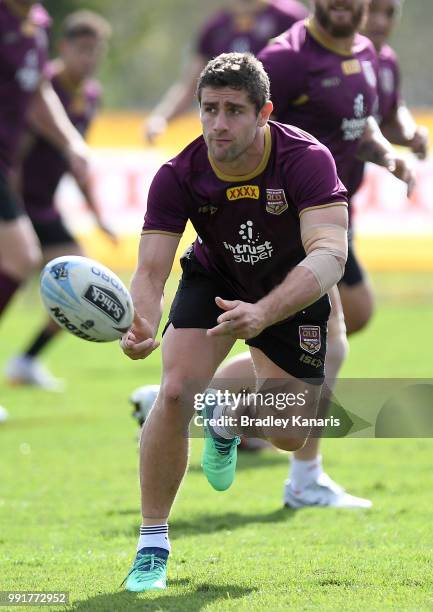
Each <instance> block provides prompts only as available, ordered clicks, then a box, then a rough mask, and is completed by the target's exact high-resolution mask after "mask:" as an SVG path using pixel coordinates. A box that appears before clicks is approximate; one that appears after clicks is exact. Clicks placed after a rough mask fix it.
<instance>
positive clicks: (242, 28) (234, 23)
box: [196, 0, 307, 60]
mask: <svg viewBox="0 0 433 612" xmlns="http://www.w3.org/2000/svg"><path fill="white" fill-rule="evenodd" d="M306 15H307V10H306V9H305V7H304V6H303V5H302V4H300V3H299V2H296V1H295V0H285V1H281V0H280V2H269V3H266V4H264V6H263V8H262V9H261V10H259V11H258V12H257V13H256V14H255V15H254V16H252V17H239V18H237V17H236V16H235V15H234V14H233V13H232V12H230V11H221V12H220V13H217V14H216V15H215V16H214V17H212V18H211V19H210V20H209V21H208V23H206V24H205V26H204V27H203V29H202V31H201V32H200V34H199V37H198V41H197V47H196V51H197V53H199V54H200V55H202V56H203V57H205V58H206V59H207V60H209V59H211V58H213V57H216V56H217V55H220V53H230V52H232V51H237V52H239V53H246V52H250V53H254V54H257V53H258V52H259V51H260V50H261V49H263V47H264V46H265V45H266V44H267V42H268V41H269V39H270V38H273V37H274V36H277V35H278V34H281V32H284V31H285V30H287V29H288V28H290V27H291V26H292V25H293V24H294V23H295V21H299V20H300V19H304V17H306Z"/></svg>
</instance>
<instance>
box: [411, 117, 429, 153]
mask: <svg viewBox="0 0 433 612" xmlns="http://www.w3.org/2000/svg"><path fill="white" fill-rule="evenodd" d="M428 146H429V131H428V128H426V127H424V126H423V125H419V126H418V127H417V129H416V132H415V134H414V137H413V138H412V141H411V143H410V149H411V151H412V153H414V154H415V155H416V156H417V157H418V159H425V158H426V157H427V154H428Z"/></svg>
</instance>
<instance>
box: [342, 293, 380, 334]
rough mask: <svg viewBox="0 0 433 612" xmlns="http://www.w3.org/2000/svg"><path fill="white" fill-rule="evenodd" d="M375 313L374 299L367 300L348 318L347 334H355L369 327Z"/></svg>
mask: <svg viewBox="0 0 433 612" xmlns="http://www.w3.org/2000/svg"><path fill="white" fill-rule="evenodd" d="M373 313H374V302H373V299H372V298H371V299H369V300H368V301H367V300H366V301H365V302H364V303H363V304H362V305H361V307H359V308H356V309H355V310H354V311H353V312H351V313H350V315H349V316H347V319H346V327H347V334H348V335H349V334H354V333H356V332H359V331H361V330H362V329H364V328H365V327H367V325H368V323H369V322H370V320H371V318H372V316H373Z"/></svg>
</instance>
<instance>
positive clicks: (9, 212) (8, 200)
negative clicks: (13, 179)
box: [0, 174, 25, 221]
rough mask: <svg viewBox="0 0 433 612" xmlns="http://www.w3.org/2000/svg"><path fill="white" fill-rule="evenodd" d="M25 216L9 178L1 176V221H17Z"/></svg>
mask: <svg viewBox="0 0 433 612" xmlns="http://www.w3.org/2000/svg"><path fill="white" fill-rule="evenodd" d="M24 214H25V212H24V209H23V207H22V206H21V203H20V201H19V199H18V198H17V197H16V195H15V194H14V193H13V191H12V189H11V188H10V187H9V183H8V180H7V178H6V177H5V176H3V175H1V174H0V221H15V219H18V217H22V216H23V215H24Z"/></svg>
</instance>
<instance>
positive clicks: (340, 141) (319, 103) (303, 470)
mask: <svg viewBox="0 0 433 612" xmlns="http://www.w3.org/2000/svg"><path fill="white" fill-rule="evenodd" d="M368 4H369V3H368V1H367V0H316V2H315V3H314V15H313V16H312V18H311V19H310V20H308V21H307V22H306V23H303V22H300V23H297V24H295V25H294V26H293V27H292V29H291V30H289V31H288V32H287V33H284V34H283V35H282V36H280V37H279V38H278V39H276V40H275V41H274V42H273V43H272V44H271V45H269V46H268V47H267V48H266V49H264V50H263V52H262V53H261V54H260V55H259V57H260V58H261V59H262V60H263V63H264V65H265V68H266V70H267V72H268V73H269V75H270V79H271V93H272V100H273V103H274V116H275V117H276V119H278V120H280V121H283V122H285V123H289V124H292V125H296V126H299V127H301V128H303V129H305V130H307V131H309V132H311V133H312V134H314V135H315V136H316V137H317V138H318V139H319V140H320V141H321V142H323V143H324V144H325V145H326V146H327V147H328V148H329V149H330V151H331V153H332V154H333V156H334V158H335V160H336V164H337V170H338V174H339V176H340V178H341V179H342V180H343V182H344V183H345V185H346V187H347V188H348V190H349V195H350V196H352V195H353V194H354V193H355V192H356V190H357V189H358V188H359V186H360V184H361V182H362V178H363V172H364V162H363V161H362V160H360V159H358V157H357V156H358V153H359V151H360V149H361V150H362V151H363V154H364V156H366V157H367V159H371V160H372V161H375V162H376V163H380V164H382V165H385V166H386V167H388V169H389V170H390V171H392V172H393V173H394V174H395V175H396V176H398V177H399V178H403V179H404V180H406V181H408V182H410V181H411V180H412V175H411V173H410V171H409V169H408V168H407V166H406V164H405V162H404V160H403V159H401V158H400V157H399V156H397V155H396V153H395V151H394V150H393V149H392V148H391V147H390V146H389V144H388V143H387V142H386V141H385V140H384V139H383V138H382V136H381V134H380V132H379V131H378V130H377V128H376V126H375V123H374V121H373V120H372V117H371V115H372V113H373V112H377V108H376V107H375V101H376V99H377V79H376V71H377V57H376V53H375V50H374V48H373V46H372V44H371V42H370V41H369V40H367V39H366V38H365V37H363V36H361V35H359V34H357V30H358V28H359V27H361V25H362V23H363V19H365V16H366V11H367V8H368ZM349 210H350V209H349ZM340 290H341V293H342V294H343V295H344V296H345V297H347V296H351V297H352V299H351V301H350V306H351V310H350V314H349V315H348V318H349V321H350V325H351V327H349V331H354V330H355V329H354V318H355V316H356V317H357V320H358V322H359V321H360V319H359V316H360V315H359V313H361V315H362V316H365V317H366V316H367V315H368V312H367V311H368V305H369V304H370V297H369V296H370V295H371V293H370V290H369V285H368V281H367V279H366V277H365V274H364V273H363V271H362V269H361V266H360V265H359V263H358V261H357V259H356V257H355V255H354V252H353V247H352V246H351V245H349V255H348V261H347V264H346V269H345V274H344V276H343V281H342V282H341V283H340ZM330 297H331V302H332V312H331V317H330V320H329V324H328V352H327V361H326V376H327V383H326V385H325V386H324V390H323V393H322V399H321V402H320V413H321V414H326V410H327V406H328V403H329V398H330V396H331V394H332V388H333V384H334V381H335V378H336V376H337V374H338V371H339V369H340V367H341V364H342V362H343V360H344V357H345V355H346V352H347V339H346V330H345V323H344V317H343V312H342V307H341V303H340V297H339V293H338V292H337V291H336V290H335V289H332V290H331V291H330ZM345 306H346V309H349V304H348V299H346V303H345ZM345 314H346V312H345ZM368 316H369V315H368ZM313 350H314V349H313ZM311 358H312V361H313V362H314V363H317V362H318V361H317V356H316V355H314V354H313V355H311ZM252 380H254V366H253V363H252V361H251V358H250V355H249V354H248V353H245V354H242V355H238V356H236V357H234V358H233V359H232V360H230V361H229V362H228V363H226V364H224V365H223V366H222V368H220V369H219V370H218V372H217V376H216V379H214V380H213V381H212V383H211V386H212V387H213V388H220V389H223V388H228V389H229V390H230V391H231V392H238V391H239V390H240V389H241V388H251V385H252V382H251V381H252ZM138 391H139V396H140V395H141V396H143V397H144V396H148V393H147V389H146V388H143V389H142V390H138ZM319 449H320V432H319V431H316V432H314V435H313V436H311V437H310V438H309V439H308V441H307V443H306V444H305V446H304V447H303V448H302V449H300V450H299V451H296V452H295V453H294V454H293V455H292V458H291V469H290V475H289V478H288V480H287V481H286V483H285V487H284V503H285V505H287V506H290V507H295V508H300V507H303V506H337V507H346V508H356V507H361V508H368V507H370V506H371V502H370V500H367V499H363V498H360V497H356V496H353V495H350V494H349V493H347V492H346V491H345V490H344V489H343V488H342V487H341V486H340V485H338V484H337V483H335V482H334V481H333V480H332V479H331V478H330V477H329V476H328V475H327V474H326V473H325V472H324V470H323V466H322V457H321V455H320V452H319Z"/></svg>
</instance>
